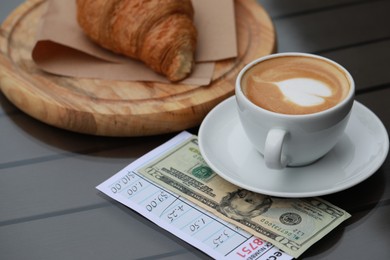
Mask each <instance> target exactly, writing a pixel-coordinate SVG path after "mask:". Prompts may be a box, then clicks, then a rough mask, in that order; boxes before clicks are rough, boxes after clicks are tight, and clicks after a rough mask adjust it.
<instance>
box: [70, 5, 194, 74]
mask: <svg viewBox="0 0 390 260" xmlns="http://www.w3.org/2000/svg"><path fill="white" fill-rule="evenodd" d="M76 3H77V21H78V23H79V25H80V27H81V28H82V29H83V31H84V32H85V34H86V35H87V36H89V38H91V39H92V40H93V41H95V42H96V43H97V44H99V45H100V46H102V47H104V48H106V49H109V50H111V51H113V52H116V53H120V54H123V55H126V56H129V57H131V58H134V59H137V60H141V61H142V62H144V63H145V64H146V65H147V66H149V67H150V68H151V69H153V70H154V71H156V72H157V73H160V74H163V75H165V76H166V77H167V78H168V79H169V80H170V81H179V80H182V79H184V78H185V77H187V76H188V75H189V74H190V73H191V71H192V69H193V66H194V54H195V48H196V41H197V31H196V28H195V26H194V24H193V16H194V9H193V6H192V3H191V0H76Z"/></svg>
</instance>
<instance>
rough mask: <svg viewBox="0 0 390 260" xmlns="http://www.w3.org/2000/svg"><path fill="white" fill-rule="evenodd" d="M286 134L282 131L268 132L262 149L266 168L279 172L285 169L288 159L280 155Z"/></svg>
mask: <svg viewBox="0 0 390 260" xmlns="http://www.w3.org/2000/svg"><path fill="white" fill-rule="evenodd" d="M287 134H288V132H287V131H285V130H283V129H271V130H270V131H269V132H268V134H267V139H266V140H265V148H264V160H265V165H266V166H267V167H268V168H270V169H275V170H281V169H283V168H285V167H286V165H287V163H288V158H287V157H286V156H284V155H283V154H282V150H283V143H284V140H285V138H286V136H287Z"/></svg>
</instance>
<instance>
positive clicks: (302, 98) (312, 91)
mask: <svg viewBox="0 0 390 260" xmlns="http://www.w3.org/2000/svg"><path fill="white" fill-rule="evenodd" d="M254 80H255V81H257V80H256V77H254ZM260 82H261V81H260ZM272 83H273V84H275V85H276V86H275V87H279V89H280V91H281V92H282V93H283V95H284V97H285V100H288V101H291V102H293V103H295V104H297V105H299V106H304V107H308V106H316V105H320V104H322V103H324V102H325V98H326V97H330V96H331V95H332V89H331V88H330V87H329V86H327V85H326V84H325V83H323V82H321V81H318V80H314V79H305V78H296V79H288V80H284V81H281V82H272Z"/></svg>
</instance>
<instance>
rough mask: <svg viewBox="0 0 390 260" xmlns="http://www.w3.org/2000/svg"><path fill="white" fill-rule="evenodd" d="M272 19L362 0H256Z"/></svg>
mask: <svg viewBox="0 0 390 260" xmlns="http://www.w3.org/2000/svg"><path fill="white" fill-rule="evenodd" d="M258 2H259V3H261V4H262V5H263V6H264V8H265V9H266V10H267V11H268V13H269V14H270V15H271V17H272V18H273V19H277V18H281V17H284V16H291V15H300V14H303V13H306V12H317V11H322V10H324V9H330V8H338V7H340V6H344V5H348V4H356V3H359V2H362V0H327V1H313V0H294V1H291V0H278V1H275V0H258Z"/></svg>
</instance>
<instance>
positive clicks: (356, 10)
mask: <svg viewBox="0 0 390 260" xmlns="http://www.w3.org/2000/svg"><path fill="white" fill-rule="evenodd" d="M22 2H23V1H22V0H1V3H0V22H1V21H3V20H4V19H5V18H6V17H7V15H8V14H9V13H10V12H11V10H13V9H14V8H15V7H16V6H18V5H19V4H20V3H22ZM259 2H260V3H261V4H262V5H263V6H264V7H265V9H266V10H267V11H268V12H269V14H270V15H271V17H272V19H273V21H274V24H275V27H276V30H277V37H278V52H285V51H301V52H309V53H315V54H320V55H323V56H326V57H328V58H331V59H333V60H335V61H337V62H339V63H340V64H342V65H344V66H345V67H346V68H347V69H348V70H349V71H350V72H351V74H352V75H353V77H354V78H355V80H356V84H357V91H356V99H357V100H358V101H360V102H361V103H363V104H364V105H365V106H367V107H368V108H370V109H371V110H372V111H373V112H374V113H376V114H377V115H378V117H379V118H380V119H381V120H382V122H383V123H384V125H385V126H386V128H387V129H388V130H389V129H390V105H389V103H390V1H389V0H328V1H320V0H260V1H259ZM0 84H1V79H0ZM189 131H191V132H192V133H194V134H197V129H196V128H195V129H190V130H189ZM172 136H173V134H171V135H162V136H153V137H146V138H120V139H119V138H104V137H94V136H86V135H80V134H76V133H72V132H68V131H65V130H61V129H56V128H53V127H51V126H48V125H45V124H43V123H41V122H39V121H36V120H34V119H33V118H31V117H29V116H27V115H26V114H24V113H23V112H21V111H19V110H18V109H17V108H16V107H14V106H13V105H12V104H11V103H10V102H9V101H8V100H7V99H6V98H5V97H4V95H3V94H2V93H0V259H6V260H8V259H208V258H209V257H208V256H207V255H205V254H203V253H202V252H200V251H198V250H197V249H195V248H193V247H192V246H191V245H189V244H187V243H185V242H183V241H181V240H180V239H178V238H176V237H175V236H173V235H172V234H170V233H168V232H166V231H164V230H163V229H161V228H160V227H158V226H156V225H155V224H153V223H151V222H150V221H148V220H147V219H145V218H144V217H142V216H140V215H138V214H137V213H135V212H134V211H132V210H131V209H128V208H126V207H124V206H122V205H121V204H119V203H116V202H113V201H111V200H110V199H108V198H107V197H106V196H103V195H101V194H100V193H99V192H98V191H97V190H96V189H95V186H96V185H97V184H99V183H101V182H102V181H104V180H106V179H107V178H109V177H110V176H111V175H113V174H114V173H116V172H117V171H118V170H120V169H122V168H123V167H125V166H126V165H128V164H129V163H130V162H132V161H133V160H135V159H137V158H139V157H140V156H141V155H143V154H145V153H146V152H148V151H149V150H151V149H153V148H154V147H156V146H158V145H159V144H162V143H163V142H165V141H167V140H168V139H170V138H171V137H172ZM324 199H326V200H328V201H330V202H332V203H334V204H335V205H338V206H339V207H341V208H343V209H345V210H347V211H349V212H350V213H351V214H352V218H350V219H349V220H348V221H346V222H345V223H343V224H342V225H341V226H340V227H338V228H337V229H336V230H334V231H333V232H331V233H330V234H329V235H327V236H326V237H325V238H323V239H322V240H321V241H319V242H318V243H316V244H315V245H314V246H313V247H311V248H310V249H309V250H308V251H307V252H305V253H304V254H303V255H302V257H301V258H302V259H370V258H371V259H374V258H375V259H390V247H389V245H390V160H389V158H387V159H386V161H385V163H384V164H383V166H382V167H381V168H380V169H379V170H378V171H377V172H376V173H375V174H374V175H373V176H372V177H370V178H369V179H368V180H366V181H364V182H363V183H361V184H359V185H357V186H355V187H353V188H350V189H348V190H345V191H343V192H339V193H336V194H332V195H329V196H325V197H324Z"/></svg>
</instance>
